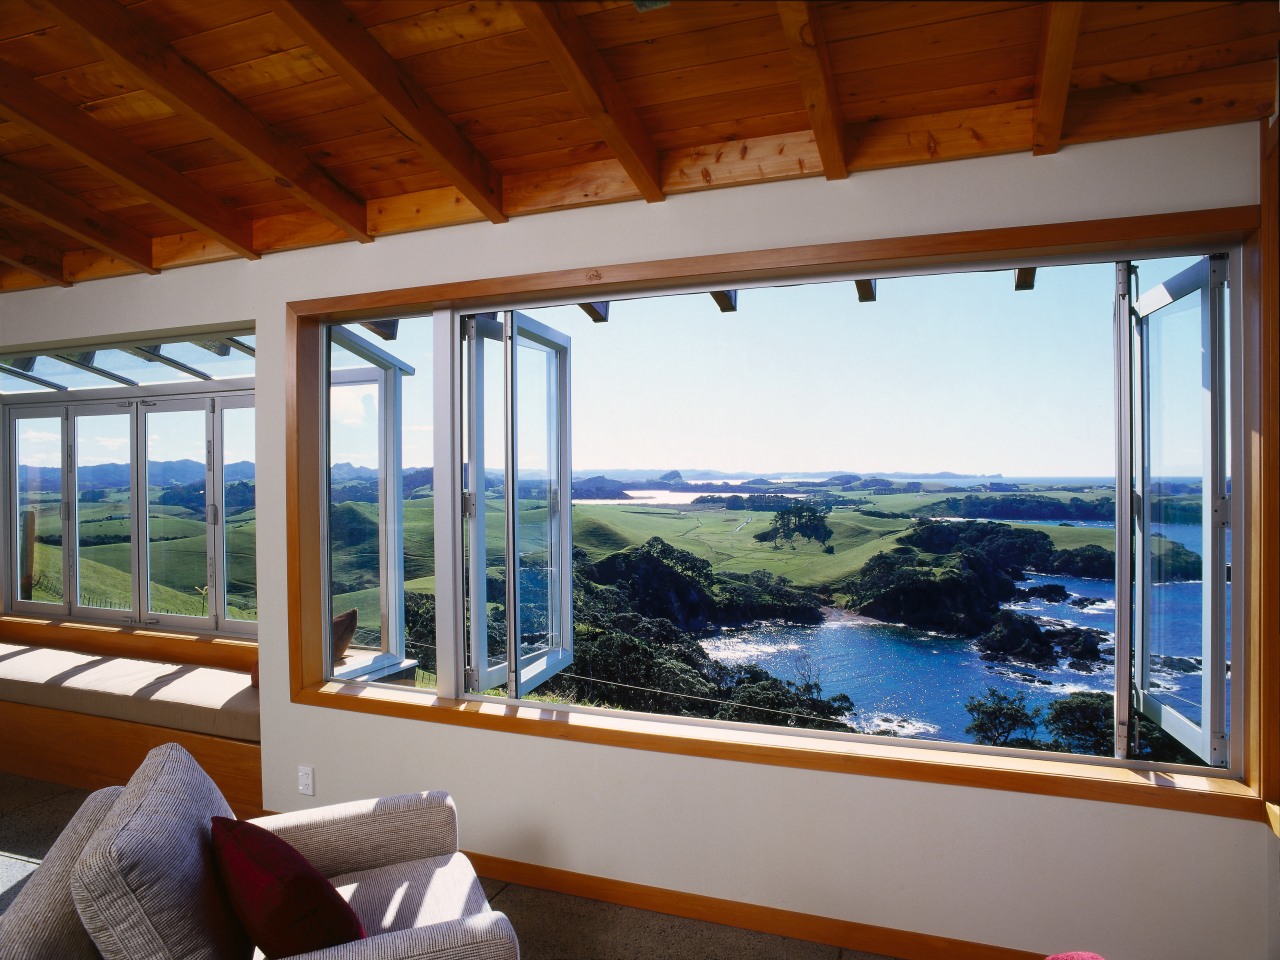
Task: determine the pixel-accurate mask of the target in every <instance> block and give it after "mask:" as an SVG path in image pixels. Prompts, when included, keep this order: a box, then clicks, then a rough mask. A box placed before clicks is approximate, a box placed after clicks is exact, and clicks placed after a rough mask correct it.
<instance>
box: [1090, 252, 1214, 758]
mask: <svg viewBox="0 0 1280 960" xmlns="http://www.w3.org/2000/svg"><path fill="white" fill-rule="evenodd" d="M1168 265H1169V261H1157V262H1155V263H1154V264H1149V265H1144V267H1146V269H1143V270H1142V271H1141V274H1142V275H1139V269H1138V268H1137V266H1135V265H1134V264H1132V263H1129V262H1125V263H1120V264H1118V265H1117V281H1118V283H1117V294H1118V304H1117V316H1118V317H1120V318H1122V319H1123V325H1122V326H1121V325H1119V324H1118V330H1120V331H1122V332H1121V334H1120V339H1121V340H1123V342H1118V349H1119V351H1120V353H1121V358H1122V359H1121V363H1120V364H1119V366H1118V369H1120V370H1121V379H1122V380H1127V383H1124V384H1122V386H1121V392H1122V393H1123V394H1124V396H1122V398H1121V399H1122V401H1125V402H1127V417H1125V418H1124V420H1123V421H1122V422H1125V423H1127V424H1128V425H1129V436H1128V437H1127V438H1125V439H1122V440H1121V441H1120V444H1121V447H1122V448H1127V449H1123V450H1122V452H1123V454H1124V455H1122V456H1121V463H1120V471H1119V472H1120V490H1121V491H1122V493H1123V492H1124V491H1126V490H1127V491H1129V493H1130V496H1128V497H1125V496H1123V495H1122V496H1121V497H1119V498H1118V499H1119V501H1120V502H1121V504H1122V509H1124V505H1125V504H1126V501H1127V506H1128V513H1129V516H1128V517H1127V518H1123V519H1121V524H1122V526H1121V529H1124V526H1123V524H1126V523H1127V525H1128V528H1129V529H1130V530H1131V531H1132V536H1131V537H1130V538H1125V537H1120V538H1118V541H1119V543H1120V548H1121V553H1120V555H1119V556H1118V561H1119V563H1118V576H1119V579H1120V581H1121V583H1120V586H1121V594H1122V595H1123V594H1124V593H1126V592H1127V593H1128V594H1129V598H1128V602H1121V603H1118V604H1117V657H1116V660H1117V705H1118V709H1117V732H1116V736H1117V753H1118V754H1119V755H1121V756H1130V757H1134V756H1137V757H1141V756H1144V755H1145V751H1146V750H1148V749H1149V747H1150V745H1151V743H1152V742H1153V741H1156V740H1159V739H1160V738H1165V737H1167V738H1172V740H1174V741H1176V743H1177V744H1178V745H1180V746H1181V748H1184V749H1185V751H1187V752H1188V753H1189V754H1190V755H1192V756H1193V757H1194V758H1197V759H1198V760H1199V761H1200V762H1202V763H1205V764H1208V765H1210V766H1215V767H1226V766H1229V765H1230V763H1231V753H1232V751H1231V748H1230V741H1229V733H1230V719H1229V718H1230V715H1231V709H1230V677H1229V674H1230V663H1231V657H1230V633H1231V630H1230V624H1231V619H1230V589H1231V586H1230V569H1231V567H1230V550H1231V531H1230V517H1231V510H1230V467H1229V464H1230V447H1229V440H1228V436H1229V430H1228V426H1229V420H1230V415H1231V411H1230V404H1229V402H1228V398H1229V389H1228V388H1229V383H1228V368H1227V359H1226V358H1227V336H1228V322H1227V311H1226V287H1227V260H1226V257H1225V256H1212V257H1203V258H1201V259H1199V260H1196V261H1195V262H1193V263H1191V264H1190V265H1189V266H1183V267H1182V268H1181V269H1180V270H1176V272H1174V271H1172V270H1169V266H1168ZM1152 266H1154V267H1155V268H1156V269H1157V270H1161V271H1162V273H1171V274H1172V275H1162V274H1157V275H1156V276H1154V277H1153V276H1149V275H1147V274H1148V272H1149V270H1150V268H1151V267H1152ZM1153 280H1154V281H1157V282H1154V283H1153V282H1152V281H1153ZM1138 291H1141V293H1140V294H1139V293H1138ZM1126 554H1127V556H1126ZM1125 571H1128V572H1129V576H1128V578H1127V579H1128V583H1127V584H1126V583H1124V582H1123V581H1124V580H1125V579H1126V577H1125ZM1126 674H1127V675H1126ZM1174 749H1175V751H1176V750H1177V747H1175V748H1174ZM1160 759H1168V757H1167V756H1164V757H1160ZM1183 759H1189V758H1185V757H1184V758H1183Z"/></svg>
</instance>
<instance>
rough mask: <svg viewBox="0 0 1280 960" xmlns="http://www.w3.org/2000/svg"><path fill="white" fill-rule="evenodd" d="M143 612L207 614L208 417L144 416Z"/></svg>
mask: <svg viewBox="0 0 1280 960" xmlns="http://www.w3.org/2000/svg"><path fill="white" fill-rule="evenodd" d="M146 431H147V448H146V449H147V550H148V560H147V569H148V570H149V571H150V572H149V575H148V576H149V583H148V585H147V587H148V590H147V596H148V600H147V609H148V610H149V611H150V612H151V613H166V614H177V615H179V616H188V617H207V616H209V533H208V531H209V527H208V523H207V510H206V504H207V502H208V491H207V489H206V484H205V448H206V443H207V438H206V414H205V412H204V411H203V410H160V411H148V412H147V414H146Z"/></svg>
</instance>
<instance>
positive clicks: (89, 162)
mask: <svg viewBox="0 0 1280 960" xmlns="http://www.w3.org/2000/svg"><path fill="white" fill-rule="evenodd" d="M113 3H114V0H113ZM0 114H4V115H5V116H7V117H9V118H10V119H11V120H14V121H15V122H17V123H18V124H20V125H22V126H23V127H25V128H26V129H28V130H30V131H31V132H32V133H34V134H35V135H36V136H38V137H40V138H41V139H43V140H47V141H48V142H49V143H51V144H53V145H54V146H55V147H57V148H58V149H59V150H62V151H64V152H66V153H68V154H70V155H71V156H73V157H75V158H76V159H77V160H79V161H80V162H81V163H83V164H85V166H88V167H90V168H92V169H94V170H96V171H98V172H99V173H101V174H102V175H103V176H105V177H108V178H110V179H111V180H114V181H115V182H116V183H119V184H123V185H124V186H126V187H128V188H129V189H130V190H132V191H133V192H135V193H136V194H138V196H140V197H142V198H143V199H144V200H147V201H148V202H150V203H153V204H155V205H156V206H157V207H159V208H160V209H161V210H164V211H165V212H166V213H168V214H170V215H171V216H173V217H176V218H177V219H179V220H181V221H182V222H183V223H185V224H187V225H189V226H191V227H194V228H195V229H196V230H199V231H200V232H201V233H205V234H208V235H209V236H211V237H213V238H214V239H215V240H217V241H218V242H219V243H222V244H225V245H226V246H228V247H230V248H231V249H232V250H234V251H235V252H236V253H238V254H240V255H241V256H245V257H251V258H253V259H257V256H258V255H257V254H256V253H254V251H253V237H252V229H251V227H250V224H249V221H248V220H246V219H245V218H244V217H242V216H240V215H239V214H238V213H236V212H235V211H234V210H232V209H231V208H230V207H228V206H227V205H226V204H224V203H222V202H221V201H220V200H218V198H217V197H215V196H213V194H210V193H206V192H205V191H203V190H201V189H200V188H199V187H197V186H196V185H195V184H194V183H192V182H191V181H190V180H188V179H187V178H186V177H184V176H183V175H182V174H180V173H179V172H178V171H177V170H175V169H173V167H171V166H169V165H168V164H166V163H163V162H161V161H160V160H157V159H156V158H155V157H153V156H151V154H149V153H147V152H146V151H145V150H143V149H142V148H141V147H138V146H136V145H135V144H133V143H132V142H130V141H129V140H126V139H125V138H124V137H122V136H120V135H119V134H117V133H115V132H114V131H112V130H111V129H110V128H108V127H106V126H103V125H102V124H101V123H98V122H97V121H96V120H94V119H93V118H92V117H90V116H89V115H88V114H86V113H84V112H83V111H81V110H77V109H76V108H75V107H73V106H72V105H71V104H69V103H67V102H66V101H65V100H63V99H62V98H61V97H59V96H58V95H57V94H55V93H53V92H52V91H51V90H48V89H46V88H45V87H43V86H41V85H40V84H38V83H36V82H35V81H34V80H32V79H31V78H30V77H28V76H27V75H26V74H25V73H23V72H22V71H20V70H17V69H15V68H14V67H11V66H9V65H8V64H7V63H5V62H4V61H2V60H0Z"/></svg>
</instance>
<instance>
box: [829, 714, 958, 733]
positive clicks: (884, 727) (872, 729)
mask: <svg viewBox="0 0 1280 960" xmlns="http://www.w3.org/2000/svg"><path fill="white" fill-rule="evenodd" d="M846 720H847V722H848V723H850V724H851V725H852V726H853V728H854V729H855V730H857V731H858V732H859V733H870V734H877V733H896V734H897V735H898V736H900V737H919V736H928V735H932V734H935V733H937V732H938V731H939V730H941V729H942V728H941V727H939V726H938V725H937V724H935V723H929V722H928V721H927V720H917V719H915V718H914V717H900V716H898V715H897V714H896V713H874V714H872V713H867V714H863V715H862V716H857V717H847V718H846Z"/></svg>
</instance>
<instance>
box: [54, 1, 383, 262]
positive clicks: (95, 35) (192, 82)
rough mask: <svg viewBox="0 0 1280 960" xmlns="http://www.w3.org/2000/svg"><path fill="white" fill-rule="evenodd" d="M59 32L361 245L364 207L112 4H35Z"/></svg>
mask: <svg viewBox="0 0 1280 960" xmlns="http://www.w3.org/2000/svg"><path fill="white" fill-rule="evenodd" d="M37 2H38V3H39V5H40V7H41V9H44V10H47V11H48V13H49V14H50V16H52V17H53V18H54V19H55V20H56V21H57V22H58V23H59V25H60V26H63V27H65V28H66V29H68V30H69V31H71V32H73V33H78V34H81V35H83V36H84V37H86V38H87V39H88V40H89V41H90V42H91V43H92V44H93V46H94V47H95V48H96V49H97V50H98V52H99V53H101V54H102V56H103V57H104V58H105V59H107V60H108V61H109V62H110V63H111V64H113V65H114V66H115V67H116V68H117V69H119V70H121V71H123V72H124V73H125V74H126V75H127V76H130V77H132V78H133V79H135V80H136V81H138V83H140V84H141V85H142V86H143V87H144V88H145V89H146V90H148V91H149V92H150V93H152V94H153V95H155V96H156V97H159V98H160V99H161V100H163V101H164V102H165V103H167V104H168V105H169V106H170V107H172V108H173V109H174V110H176V111H177V112H178V113H180V114H182V115H183V116H184V117H187V118H188V119H190V120H193V121H196V122H198V123H199V124H200V125H201V126H203V127H204V128H205V129H206V130H207V131H208V132H209V135H210V136H211V137H213V139H215V140H217V141H218V142H219V143H221V144H222V145H223V146H224V147H226V148H227V149H229V150H232V151H234V152H236V153H238V154H240V155H241V156H243V157H244V158H245V159H246V160H248V161H249V162H250V163H251V164H253V166H254V167H256V168H257V169H258V170H259V171H261V172H262V173H263V174H264V175H265V176H267V177H269V178H271V179H272V180H275V181H276V183H278V184H279V185H280V186H281V187H283V188H284V189H286V190H289V191H290V192H292V193H293V194H294V195H295V196H296V197H297V198H298V199H300V200H301V201H302V202H303V203H305V204H307V205H308V206H309V207H311V208H312V209H313V210H315V211H317V212H318V213H320V214H322V215H323V216H325V217H326V218H328V219H329V220H331V221H333V222H334V223H336V224H338V225H339V226H341V227H342V229H343V230H345V231H346V232H347V233H348V234H349V235H350V236H352V237H354V238H355V239H357V240H360V241H362V242H366V243H367V242H369V241H370V240H372V239H373V237H372V236H370V234H369V230H368V223H367V219H368V218H367V214H366V211H365V205H364V201H362V200H360V199H359V198H357V197H355V196H354V195H352V194H351V193H349V192H347V190H346V189H345V188H344V187H341V186H339V185H338V183H337V182H335V181H334V180H332V179H330V177H329V175H328V174H327V173H326V172H325V171H324V170H322V169H321V168H320V167H318V166H316V164H314V163H312V161H311V160H310V159H308V157H307V156H306V154H304V153H303V152H302V150H300V149H299V148H298V147H296V146H294V145H293V144H292V143H289V142H288V141H286V140H283V139H281V138H280V137H278V136H277V135H276V134H275V133H273V132H272V131H271V129H270V128H269V127H267V126H266V124H264V123H263V122H262V121H261V120H259V119H258V118H257V117H255V116H254V115H253V114H252V113H250V112H249V111H248V110H247V109H246V108H245V107H244V106H243V105H242V104H241V103H240V102H239V101H237V100H236V99H235V98H234V97H232V96H231V94H229V93H228V92H227V91H226V90H224V89H223V88H222V87H220V86H218V84H217V83H215V82H214V81H213V80H211V79H209V77H208V76H207V75H206V74H205V73H203V72H202V71H201V70H200V69H199V68H197V67H196V66H195V65H194V64H192V63H191V62H190V61H189V60H187V58H186V57H184V56H183V55H182V54H181V53H179V52H178V51H177V50H175V49H174V48H173V47H171V46H170V45H169V44H168V43H167V42H166V41H165V39H164V38H163V37H162V36H161V35H160V34H159V33H157V32H156V30H155V29H154V28H153V27H152V26H151V25H150V24H149V23H147V22H146V21H144V20H142V19H140V18H139V17H137V16H136V15H135V14H133V13H132V12H130V11H129V10H127V9H126V8H124V7H122V6H120V4H119V3H117V2H116V0H108V2H103V0H37Z"/></svg>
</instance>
